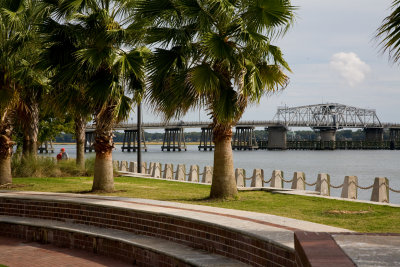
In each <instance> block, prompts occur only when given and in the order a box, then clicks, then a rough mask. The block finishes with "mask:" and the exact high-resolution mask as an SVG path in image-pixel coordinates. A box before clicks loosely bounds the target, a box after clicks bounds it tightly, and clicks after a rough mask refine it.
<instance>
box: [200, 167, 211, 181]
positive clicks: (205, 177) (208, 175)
mask: <svg viewBox="0 0 400 267" xmlns="http://www.w3.org/2000/svg"><path fill="white" fill-rule="evenodd" d="M212 176H213V167H211V166H205V167H204V171H203V178H202V179H201V182H202V183H206V184H211V182H212Z"/></svg>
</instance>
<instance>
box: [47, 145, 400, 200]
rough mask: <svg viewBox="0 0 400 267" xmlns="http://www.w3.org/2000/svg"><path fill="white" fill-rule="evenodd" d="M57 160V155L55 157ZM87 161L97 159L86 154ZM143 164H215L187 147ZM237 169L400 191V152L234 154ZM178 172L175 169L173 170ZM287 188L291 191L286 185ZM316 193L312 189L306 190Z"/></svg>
mask: <svg viewBox="0 0 400 267" xmlns="http://www.w3.org/2000/svg"><path fill="white" fill-rule="evenodd" d="M61 147H65V148H66V150H67V152H68V153H69V155H70V157H75V154H76V150H75V145H64V146H61V145H56V146H55V149H56V151H59V150H60V148H61ZM120 147H121V146H120V145H117V146H116V150H115V151H114V152H113V159H115V160H127V161H136V152H122V151H121V148H120ZM54 156H55V154H54ZM86 157H94V153H87V154H86ZM142 160H143V161H147V162H150V161H153V162H161V163H162V164H165V163H172V164H174V165H176V164H186V165H187V168H188V167H189V165H191V164H198V165H199V166H200V170H201V171H202V169H203V167H204V166H206V165H211V166H212V163H213V152H210V151H198V150H197V146H195V145H192V146H188V151H186V152H161V146H160V145H150V146H148V152H142ZM234 165H235V168H243V169H245V170H246V175H247V177H249V176H251V175H252V172H253V169H255V168H261V169H264V173H265V179H269V178H270V176H271V173H272V171H273V170H274V169H279V170H282V171H283V172H284V178H285V179H288V180H290V179H292V176H293V172H295V171H303V172H304V173H305V174H306V181H308V183H312V182H315V181H316V179H317V176H318V173H328V174H330V177H331V183H332V184H333V185H340V184H342V183H343V179H344V177H345V176H346V175H355V176H357V177H358V180H359V184H360V185H361V186H364V187H365V186H369V185H371V184H373V182H374V178H375V177H378V176H384V177H387V178H388V179H389V184H390V187H392V188H394V189H396V190H399V189H400V151H399V150H396V151H394V150H346V151H345V150H336V151H300V150H298V151H295V150H286V151H266V150H258V151H234ZM174 167H175V168H176V166H174ZM285 188H290V184H289V183H285ZM307 189H313V187H307ZM371 190H372V189H370V190H360V189H359V191H358V196H359V199H364V200H369V198H370V197H371ZM340 193H341V191H340V189H333V188H332V189H331V195H333V196H339V195H340ZM390 202H391V203H397V204H400V194H399V193H392V192H391V193H390Z"/></svg>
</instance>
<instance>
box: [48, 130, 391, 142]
mask: <svg viewBox="0 0 400 267" xmlns="http://www.w3.org/2000/svg"><path fill="white" fill-rule="evenodd" d="M114 135H115V137H114V141H115V142H123V141H124V133H123V132H114ZM254 135H255V137H256V139H257V140H267V139H268V134H267V131H265V130H255V131H254ZM144 136H145V139H146V141H147V142H161V141H163V138H164V133H149V132H145V133H144ZM317 137H318V133H316V132H314V131H311V130H309V131H288V132H287V140H299V141H310V140H317ZM364 137H365V134H364V131H363V130H357V131H352V130H341V131H337V132H336V140H338V141H344V140H348V141H351V140H352V141H361V140H364ZM200 138H201V132H185V140H186V142H200ZM388 139H389V133H388V132H386V131H385V132H384V140H388ZM55 141H56V142H57V143H74V142H75V139H74V135H73V134H70V133H63V134H60V135H58V136H56V137H55Z"/></svg>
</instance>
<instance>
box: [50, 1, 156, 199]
mask: <svg viewBox="0 0 400 267" xmlns="http://www.w3.org/2000/svg"><path fill="white" fill-rule="evenodd" d="M49 2H54V1H49ZM134 2H135V1H133V0H87V1H81V0H61V1H58V2H57V5H56V6H54V9H53V13H52V16H51V19H49V20H48V21H47V23H57V24H60V25H63V26H64V27H65V28H66V30H69V31H74V35H75V36H77V37H78V39H77V46H78V47H79V49H78V50H77V51H75V52H74V53H72V54H71V55H70V57H71V58H72V59H73V61H72V62H71V63H70V64H69V65H68V66H67V68H65V71H64V72H63V73H61V76H60V77H59V78H60V80H61V81H65V83H66V84H69V85H73V84H74V82H73V81H75V80H76V78H78V80H79V81H81V80H82V76H83V77H84V80H85V83H84V84H83V85H84V88H82V89H83V90H84V94H85V96H86V97H87V98H88V99H89V101H90V105H91V106H92V107H93V108H94V110H95V112H94V123H95V126H96V130H95V136H96V138H95V143H94V148H95V152H96V160H95V171H94V180H93V187H92V189H93V190H94V191H96V190H102V191H113V190H114V179H113V165H112V150H113V148H114V142H113V127H114V125H115V123H117V122H119V121H121V120H123V119H125V118H126V117H127V116H128V115H129V111H130V108H131V104H133V103H134V100H133V98H132V97H130V96H129V95H127V93H133V94H134V95H140V94H142V90H143V89H144V82H143V79H144V63H145V58H146V56H147V54H148V52H149V51H148V50H147V49H146V48H143V47H137V48H133V46H135V45H136V44H137V43H138V41H137V40H136V36H137V33H136V32H137V29H135V28H132V27H131V26H130V25H131V24H132V22H133V20H132V12H131V6H132V5H133V4H134Z"/></svg>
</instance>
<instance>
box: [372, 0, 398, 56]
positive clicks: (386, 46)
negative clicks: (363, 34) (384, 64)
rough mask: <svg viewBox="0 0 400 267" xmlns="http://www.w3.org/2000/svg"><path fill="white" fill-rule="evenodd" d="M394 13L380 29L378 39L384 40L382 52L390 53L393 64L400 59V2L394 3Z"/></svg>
mask: <svg viewBox="0 0 400 267" xmlns="http://www.w3.org/2000/svg"><path fill="white" fill-rule="evenodd" d="M392 9H393V12H392V13H391V14H390V15H389V16H387V17H386V18H385V19H384V20H383V22H382V25H381V26H380V27H379V28H378V31H377V34H376V38H379V39H382V40H381V42H380V43H379V44H380V45H382V52H388V53H389V58H390V59H391V60H392V61H393V62H397V61H398V60H399V59H400V0H394V1H393V3H392Z"/></svg>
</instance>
